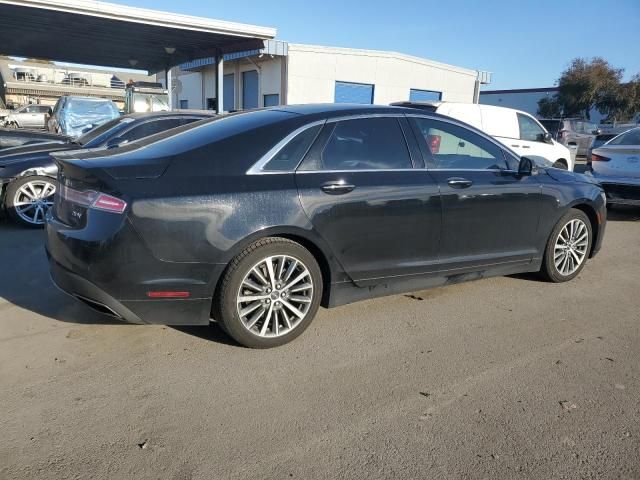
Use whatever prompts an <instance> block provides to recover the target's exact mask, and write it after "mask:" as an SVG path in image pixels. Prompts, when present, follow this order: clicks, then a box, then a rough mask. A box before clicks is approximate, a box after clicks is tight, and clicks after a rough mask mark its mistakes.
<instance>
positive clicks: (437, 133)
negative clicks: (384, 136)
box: [414, 118, 508, 170]
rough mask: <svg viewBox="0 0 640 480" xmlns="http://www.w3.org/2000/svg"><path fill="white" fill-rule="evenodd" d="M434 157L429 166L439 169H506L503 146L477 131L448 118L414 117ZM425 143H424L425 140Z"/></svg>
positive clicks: (421, 135) (422, 137)
mask: <svg viewBox="0 0 640 480" xmlns="http://www.w3.org/2000/svg"><path fill="white" fill-rule="evenodd" d="M414 121H415V125H416V126H417V128H418V131H419V133H420V137H421V139H422V140H424V142H425V143H426V146H427V149H428V151H429V152H430V153H431V159H430V161H429V162H428V165H429V168H433V169H438V170H485V169H487V170H498V169H500V170H504V169H507V168H508V167H507V163H506V161H505V158H504V154H503V153H502V149H501V148H500V147H498V146H497V145H496V144H494V143H493V142H491V141H489V140H487V139H486V138H484V137H481V136H480V135H478V134H477V133H475V132H472V131H471V130H468V129H466V128H463V127H460V126H458V125H454V124H451V123H448V122H441V121H438V120H432V119H428V118H416V119H414ZM423 146H424V144H423Z"/></svg>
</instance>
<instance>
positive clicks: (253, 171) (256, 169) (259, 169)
mask: <svg viewBox="0 0 640 480" xmlns="http://www.w3.org/2000/svg"><path fill="white" fill-rule="evenodd" d="M326 122H327V120H326V119H322V120H317V121H315V122H311V123H307V124H305V125H303V126H301V127H298V128H296V129H295V130H294V131H293V132H291V133H290V134H289V135H287V136H286V137H284V138H283V139H282V140H280V141H279V142H278V143H276V144H275V145H274V146H273V147H271V148H270V149H269V151H268V152H267V153H265V154H264V155H263V156H262V157H260V160H258V161H257V162H256V163H254V164H253V166H252V167H251V168H249V170H247V172H246V174H247V175H273V174H282V173H293V172H295V171H296V169H297V168H298V165H296V166H295V168H294V169H292V170H263V168H264V167H265V165H267V163H269V162H270V161H271V160H273V158H274V157H275V156H276V155H277V154H278V153H280V150H282V149H283V148H284V147H286V146H287V145H288V144H289V142H290V141H291V140H293V139H294V138H295V137H297V136H298V135H300V134H301V133H302V132H305V131H307V130H309V129H310V128H313V127H317V126H318V125H324V124H325V123H326ZM300 160H302V159H300Z"/></svg>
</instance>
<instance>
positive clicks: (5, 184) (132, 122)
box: [0, 112, 211, 227]
mask: <svg viewBox="0 0 640 480" xmlns="http://www.w3.org/2000/svg"><path fill="white" fill-rule="evenodd" d="M210 116H211V114H207V113H194V112H156V113H153V114H131V115H126V116H122V117H120V116H118V117H117V118H115V119H113V120H111V121H109V122H107V123H104V124H102V125H100V126H99V127H96V128H93V129H92V130H90V131H89V132H87V133H85V134H84V135H82V136H80V137H79V138H78V139H76V140H72V139H70V138H69V137H60V138H61V139H62V141H60V140H58V141H55V142H46V143H37V144H30V145H25V146H22V147H14V148H9V149H6V150H4V151H0V206H2V207H3V208H4V209H6V211H7V212H8V214H9V216H10V217H11V218H12V219H13V220H15V221H17V222H18V223H20V224H22V225H24V226H29V227H42V225H43V224H44V217H45V214H46V212H47V210H48V209H49V208H50V207H51V205H53V198H54V194H55V192H56V190H57V181H56V176H57V167H56V165H55V163H54V160H53V157H52V154H53V153H54V152H60V151H68V150H79V149H96V148H114V147H117V146H119V145H124V144H126V143H128V142H132V141H135V140H138V139H140V138H143V137H147V136H150V135H154V134H156V133H159V132H162V131H165V130H169V129H171V128H176V127H179V126H181V125H186V124H188V123H191V122H195V121H197V120H202V119H204V118H208V117H210Z"/></svg>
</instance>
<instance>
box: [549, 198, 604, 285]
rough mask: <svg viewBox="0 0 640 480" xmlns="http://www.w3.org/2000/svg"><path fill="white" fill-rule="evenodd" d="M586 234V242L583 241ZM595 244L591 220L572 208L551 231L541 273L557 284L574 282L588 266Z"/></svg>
mask: <svg viewBox="0 0 640 480" xmlns="http://www.w3.org/2000/svg"><path fill="white" fill-rule="evenodd" d="M572 228H573V230H572ZM572 232H573V233H572ZM585 233H586V239H585V238H583V237H584V234H585ZM561 235H562V237H561ZM572 235H573V237H572ZM592 242H593V231H592V228H591V222H590V220H589V217H587V216H586V215H585V213H584V212H582V211H581V210H577V209H575V208H572V209H571V210H569V212H567V213H566V214H565V215H564V216H563V217H562V218H561V219H560V220H559V221H558V223H557V224H556V226H555V227H554V228H553V230H552V231H551V235H550V236H549V240H548V241H547V246H546V248H545V253H544V259H543V262H542V269H541V270H540V272H541V273H542V275H543V276H544V277H545V278H546V279H547V280H548V281H550V282H554V283H561V282H568V281H569V280H573V279H574V278H575V277H577V276H578V275H579V274H580V272H581V271H582V269H583V268H584V266H585V264H586V263H587V260H588V258H589V252H591V244H592Z"/></svg>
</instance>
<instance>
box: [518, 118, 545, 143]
mask: <svg viewBox="0 0 640 480" xmlns="http://www.w3.org/2000/svg"><path fill="white" fill-rule="evenodd" d="M518 126H519V127H520V140H525V141H528V142H542V141H544V133H545V132H544V130H543V129H542V127H541V126H540V125H538V122H536V121H535V120H534V119H533V118H531V117H530V116H528V115H523V114H521V113H519V114H518Z"/></svg>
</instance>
